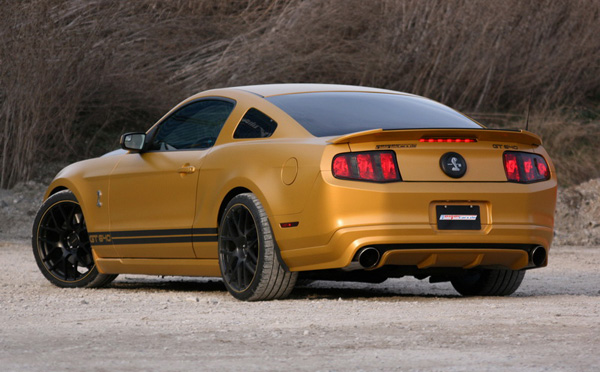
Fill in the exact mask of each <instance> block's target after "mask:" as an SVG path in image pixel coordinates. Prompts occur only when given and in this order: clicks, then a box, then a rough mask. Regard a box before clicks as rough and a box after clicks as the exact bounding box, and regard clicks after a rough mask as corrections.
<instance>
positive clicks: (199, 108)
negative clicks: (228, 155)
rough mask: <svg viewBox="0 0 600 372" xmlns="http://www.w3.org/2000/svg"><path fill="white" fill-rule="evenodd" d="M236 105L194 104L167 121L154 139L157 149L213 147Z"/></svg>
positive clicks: (224, 103)
mask: <svg viewBox="0 0 600 372" xmlns="http://www.w3.org/2000/svg"><path fill="white" fill-rule="evenodd" d="M233 107H234V104H233V103H232V102H229V101H221V100H202V101H196V102H192V103H190V104H188V105H186V106H184V107H182V108H180V109H179V110H177V111H175V112H174V113H173V114H172V115H171V116H169V117H168V118H167V119H165V120H164V121H163V122H162V123H161V124H160V125H159V128H158V131H157V133H156V136H155V137H154V139H153V140H152V149H153V150H182V149H205V148H209V147H211V146H212V145H214V143H215V142H216V140H217V137H218V136H219V132H221V128H223V124H225V121H226V120H227V118H228V117H229V114H231V111H232V110H233Z"/></svg>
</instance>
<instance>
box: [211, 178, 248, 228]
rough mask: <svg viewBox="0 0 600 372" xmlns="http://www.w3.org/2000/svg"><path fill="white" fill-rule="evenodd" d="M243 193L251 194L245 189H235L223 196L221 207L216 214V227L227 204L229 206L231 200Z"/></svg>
mask: <svg viewBox="0 0 600 372" xmlns="http://www.w3.org/2000/svg"><path fill="white" fill-rule="evenodd" d="M244 193H252V191H251V190H248V189H247V188H245V187H235V188H233V189H232V190H230V191H229V192H228V193H227V194H226V195H225V197H224V198H223V200H222V201H221V205H220V206H219V211H218V213H217V226H220V224H221V218H222V217H223V213H224V212H225V208H226V207H227V204H229V202H230V201H231V199H233V198H235V197H236V196H237V195H239V194H244Z"/></svg>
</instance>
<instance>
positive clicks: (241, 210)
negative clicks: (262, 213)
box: [220, 204, 259, 292]
mask: <svg viewBox="0 0 600 372" xmlns="http://www.w3.org/2000/svg"><path fill="white" fill-rule="evenodd" d="M220 239H221V249H220V256H221V257H222V258H221V261H222V262H223V268H224V270H223V277H224V279H225V280H226V281H227V283H229V285H230V286H231V289H233V290H234V291H236V292H242V291H244V290H246V289H248V287H249V286H250V284H251V283H252V280H253V279H254V275H255V274H256V267H257V266H258V251H259V250H258V249H259V241H258V228H257V227H256V223H255V222H254V217H252V213H250V210H249V209H248V208H247V207H246V206H245V205H243V204H236V205H234V206H232V207H231V208H230V209H229V211H228V213H227V215H226V216H225V218H224V220H223V227H222V230H221V236H220Z"/></svg>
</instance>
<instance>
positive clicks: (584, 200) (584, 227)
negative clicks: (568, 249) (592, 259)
mask: <svg viewBox="0 0 600 372" xmlns="http://www.w3.org/2000/svg"><path fill="white" fill-rule="evenodd" d="M555 216H556V220H555V230H554V244H555V245H588V246H590V245H600V178H597V179H594V180H590V181H588V182H584V183H582V184H580V185H577V186H573V187H569V188H567V189H560V190H559V192H558V202H557V205H556V214H555Z"/></svg>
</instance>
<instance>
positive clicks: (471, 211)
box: [435, 205, 481, 230]
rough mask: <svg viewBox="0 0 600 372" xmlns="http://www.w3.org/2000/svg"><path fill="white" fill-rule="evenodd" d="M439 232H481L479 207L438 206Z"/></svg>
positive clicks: (436, 208) (436, 209)
mask: <svg viewBox="0 0 600 372" xmlns="http://www.w3.org/2000/svg"><path fill="white" fill-rule="evenodd" d="M435 211H436V215H437V227H438V230H481V218H480V214H479V206H478V205H436V207H435Z"/></svg>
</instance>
